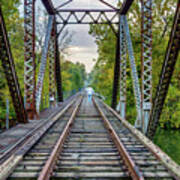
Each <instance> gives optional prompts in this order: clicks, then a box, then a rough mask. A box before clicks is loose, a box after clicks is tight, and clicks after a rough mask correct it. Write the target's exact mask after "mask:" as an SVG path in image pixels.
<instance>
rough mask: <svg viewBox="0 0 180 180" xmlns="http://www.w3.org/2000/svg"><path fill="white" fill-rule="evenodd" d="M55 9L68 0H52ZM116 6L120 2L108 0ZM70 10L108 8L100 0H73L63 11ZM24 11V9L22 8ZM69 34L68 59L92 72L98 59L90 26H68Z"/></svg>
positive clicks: (38, 4) (38, 3)
mask: <svg viewBox="0 0 180 180" xmlns="http://www.w3.org/2000/svg"><path fill="white" fill-rule="evenodd" d="M52 1H53V4H54V6H55V7H57V6H59V5H61V4H63V3H64V2H66V1H67V0H52ZM36 2H37V5H36V6H39V7H42V4H41V1H40V0H38V1H36ZM106 2H109V3H111V4H113V5H114V6H116V4H117V3H118V0H106ZM68 8H73V9H75V8H85V9H88V8H97V9H100V8H107V9H109V8H108V7H107V6H105V5H104V4H102V3H100V2H99V0H73V2H71V3H70V4H69V5H67V6H64V7H63V9H68ZM21 9H23V8H21ZM66 29H68V31H69V32H72V34H73V36H72V42H71V43H70V44H69V47H68V49H67V51H68V55H67V56H66V58H67V59H68V60H71V61H73V62H81V63H83V64H85V67H86V71H87V72H90V71H91V70H92V68H93V66H94V64H95V62H94V61H93V59H96V58H97V57H98V54H97V46H96V44H95V42H94V38H93V37H92V36H90V35H89V34H88V31H89V25H68V26H66Z"/></svg>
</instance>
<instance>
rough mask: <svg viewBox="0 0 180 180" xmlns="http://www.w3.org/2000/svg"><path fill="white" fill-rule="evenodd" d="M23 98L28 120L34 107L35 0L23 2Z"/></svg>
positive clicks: (33, 113)
mask: <svg viewBox="0 0 180 180" xmlns="http://www.w3.org/2000/svg"><path fill="white" fill-rule="evenodd" d="M24 34H25V36H24V47H25V54H24V96H25V106H26V109H27V112H28V117H29V119H33V118H34V115H35V114H36V107H35V91H36V81H35V0H24Z"/></svg>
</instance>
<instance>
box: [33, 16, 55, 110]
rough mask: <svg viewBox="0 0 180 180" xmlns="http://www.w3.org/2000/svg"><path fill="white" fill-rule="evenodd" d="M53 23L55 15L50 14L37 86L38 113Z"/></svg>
mask: <svg viewBox="0 0 180 180" xmlns="http://www.w3.org/2000/svg"><path fill="white" fill-rule="evenodd" d="M53 23H54V16H53V15H49V19H48V25H47V31H46V36H45V42H44V47H43V50H42V56H41V64H40V69H39V74H38V80H37V88H36V111H37V113H39V110H40V103H41V95H42V88H43V81H44V75H45V70H46V64H47V55H48V49H49V43H50V39H51V32H52V29H53Z"/></svg>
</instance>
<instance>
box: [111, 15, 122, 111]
mask: <svg viewBox="0 0 180 180" xmlns="http://www.w3.org/2000/svg"><path fill="white" fill-rule="evenodd" d="M116 37H117V43H116V59H115V63H114V81H113V92H112V103H111V107H112V108H113V109H116V105H117V95H118V86H119V71H120V65H119V62H120V16H119V24H118V34H117V36H116Z"/></svg>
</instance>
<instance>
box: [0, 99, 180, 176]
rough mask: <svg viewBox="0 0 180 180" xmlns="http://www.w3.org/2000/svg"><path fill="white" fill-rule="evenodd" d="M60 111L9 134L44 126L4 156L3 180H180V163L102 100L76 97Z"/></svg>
mask: <svg viewBox="0 0 180 180" xmlns="http://www.w3.org/2000/svg"><path fill="white" fill-rule="evenodd" d="M64 109H66V110H64ZM57 110H58V109H57ZM59 111H60V112H59V113H58V114H56V115H54V116H52V117H51V118H49V120H46V122H45V121H44V120H43V119H42V120H40V121H39V123H37V122H36V121H34V122H31V123H29V124H27V125H24V126H22V125H19V126H17V127H15V128H13V129H12V130H10V131H8V132H5V133H6V134H7V136H9V135H12V137H13V135H14V134H13V133H15V135H17V134H18V131H19V129H18V128H21V127H22V128H23V127H24V128H23V129H28V127H29V129H31V130H32V128H33V127H35V126H37V124H38V125H40V124H44V125H43V126H42V127H41V128H40V129H37V131H36V132H35V133H33V134H32V137H29V138H27V139H26V141H24V142H23V143H22V144H21V145H20V146H19V147H18V148H17V149H15V150H14V151H12V152H11V154H12V155H13V156H7V157H6V158H5V159H3V156H1V159H0V160H1V161H0V179H1V178H2V177H3V178H4V177H9V178H8V179H38V178H39V180H43V179H48V178H45V177H48V176H49V177H50V176H51V179H74V178H75V179H132V178H133V179H173V178H174V177H176V178H177V177H178V176H179V175H178V171H179V169H180V167H179V166H178V165H176V164H175V163H174V162H173V161H172V160H171V159H170V158H169V157H167V155H166V154H164V153H163V152H161V150H160V149H158V148H157V147H156V146H155V145H154V144H153V143H152V142H150V141H148V142H146V141H147V140H146V138H145V137H144V136H143V135H142V134H141V133H140V132H138V133H139V134H140V135H138V133H137V132H132V129H133V128H132V127H131V125H127V126H126V125H125V124H126V123H125V122H123V120H120V119H118V117H117V116H115V114H114V113H113V111H112V110H111V109H110V108H107V107H106V105H105V104H103V103H102V102H101V101H100V100H99V99H97V98H94V101H88V99H87V98H86V97H83V98H82V97H81V96H80V97H79V96H77V97H75V98H72V99H70V100H69V101H68V102H66V103H64V104H63V105H62V107H61V110H60V109H59ZM62 111H63V112H62ZM55 117H56V118H55ZM43 121H44V122H43ZM128 126H129V127H128ZM36 128H37V127H36ZM23 129H22V132H23ZM16 130H17V132H16ZM133 131H136V130H133ZM20 132H21V131H20ZM26 132H28V130H27V131H26ZM5 133H3V134H5ZM25 134H26V133H25V132H24V135H25ZM1 136H2V135H1ZM19 136H20V135H19ZM139 136H140V137H141V139H144V140H141V139H139ZM19 138H20V137H19ZM59 142H60V143H59ZM58 143H59V144H58ZM12 145H13V143H12V144H11V147H12ZM57 145H58V148H57V149H56V147H57ZM123 148H124V149H123ZM5 152H7V151H5ZM51 157H53V159H52V161H51ZM163 158H164V160H163ZM166 160H168V163H169V166H168V165H167V164H166V162H165V161H166ZM128 162H129V163H130V164H131V165H133V166H131V165H129V164H128ZM48 167H49V168H48ZM133 170H134V172H133ZM48 171H49V172H48ZM175 171H177V173H174V172H175ZM133 173H134V175H133ZM137 177H138V178H137Z"/></svg>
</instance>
